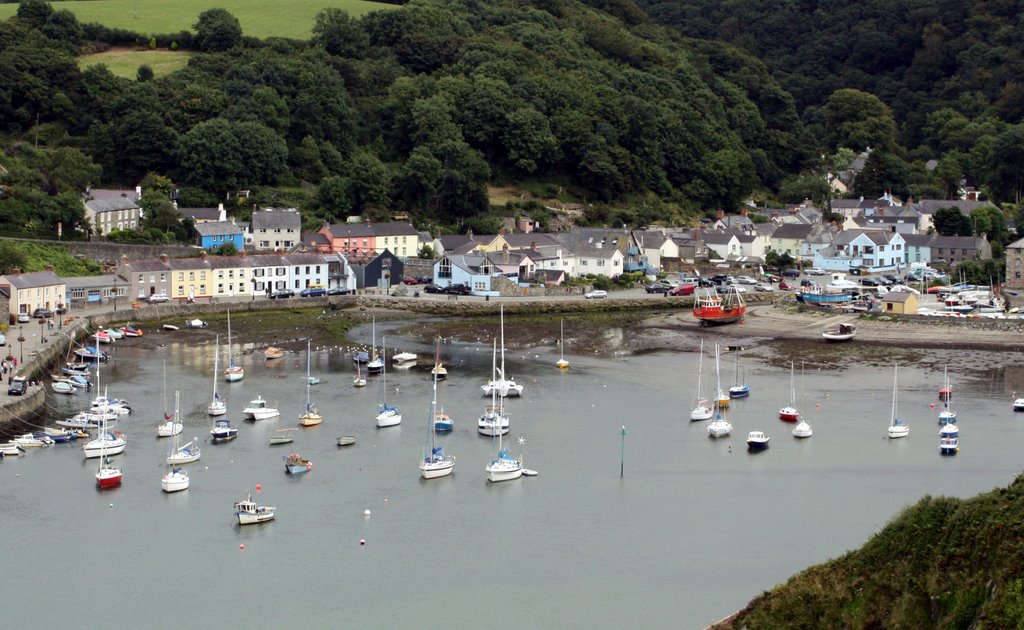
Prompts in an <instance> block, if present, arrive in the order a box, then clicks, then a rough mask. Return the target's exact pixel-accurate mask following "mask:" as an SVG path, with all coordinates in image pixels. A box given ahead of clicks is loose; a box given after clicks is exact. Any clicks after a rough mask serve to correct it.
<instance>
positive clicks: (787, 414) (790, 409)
mask: <svg viewBox="0 0 1024 630" xmlns="http://www.w3.org/2000/svg"><path fill="white" fill-rule="evenodd" d="M795 379H796V373H795V371H794V367H793V362H792V361H790V362H789V405H787V406H785V407H783V408H782V409H779V420H785V421H787V422H796V421H797V420H799V419H800V412H799V411H797V409H796V380H795Z"/></svg>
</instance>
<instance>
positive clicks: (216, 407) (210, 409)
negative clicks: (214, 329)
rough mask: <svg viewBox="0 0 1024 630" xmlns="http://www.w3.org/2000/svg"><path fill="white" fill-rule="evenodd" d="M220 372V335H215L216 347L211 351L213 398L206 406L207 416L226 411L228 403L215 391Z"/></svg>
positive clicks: (218, 414)
mask: <svg viewBox="0 0 1024 630" xmlns="http://www.w3.org/2000/svg"><path fill="white" fill-rule="evenodd" d="M219 374H220V335H217V345H216V349H215V350H214V351H213V398H212V399H211V400H210V404H209V405H207V406H206V413H207V415H209V416H223V415H224V414H226V413H227V412H228V405H227V403H226V402H224V400H223V399H221V397H220V392H218V391H217V379H218V375H219Z"/></svg>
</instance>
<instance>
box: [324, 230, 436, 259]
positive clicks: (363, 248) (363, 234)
mask: <svg viewBox="0 0 1024 630" xmlns="http://www.w3.org/2000/svg"><path fill="white" fill-rule="evenodd" d="M318 231H319V232H320V234H322V235H324V236H325V237H326V238H327V239H328V240H329V241H330V249H331V251H333V252H341V253H344V254H348V255H352V256H358V257H360V258H367V257H371V256H375V255H377V254H382V253H384V250H388V251H390V252H391V253H392V254H394V255H395V256H398V257H399V258H412V257H414V256H416V255H418V254H419V249H420V242H419V241H420V238H419V233H418V232H417V231H416V228H414V227H413V226H412V224H411V223H404V222H401V221H390V222H386V223H335V224H327V223H324V224H323V225H322V226H320V229H319V230H318Z"/></svg>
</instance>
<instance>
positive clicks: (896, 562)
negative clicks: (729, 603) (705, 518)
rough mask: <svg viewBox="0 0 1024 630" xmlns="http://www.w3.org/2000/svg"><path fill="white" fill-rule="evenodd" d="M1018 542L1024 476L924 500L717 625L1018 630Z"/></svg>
mask: <svg viewBox="0 0 1024 630" xmlns="http://www.w3.org/2000/svg"><path fill="white" fill-rule="evenodd" d="M1022 540H1024V477H1018V478H1017V479H1016V480H1014V482H1013V483H1011V484H1010V485H1009V486H1008V487H1006V488H999V489H996V490H993V491H992V492H988V493H985V494H981V495H979V496H977V497H974V498H971V499H964V500H961V499H950V498H944V497H939V498H933V497H925V498H923V499H921V500H920V501H919V502H918V503H917V505H915V506H913V507H911V508H909V509H907V510H906V511H905V512H904V513H903V514H901V515H900V516H898V517H897V518H895V519H894V520H893V521H892V522H891V523H890V524H889V525H887V526H886V527H885V529H883V530H882V531H881V532H879V533H878V534H876V535H875V536H874V537H872V538H871V540H869V541H868V542H867V543H866V544H865V545H864V546H863V547H862V548H860V549H858V550H857V551H853V552H850V553H848V554H846V555H845V556H843V557H841V558H838V559H836V560H833V561H831V562H827V563H825V564H822V565H819V566H816V567H812V568H810V569H807V570H806V571H804V572H802V573H800V574H798V575H796V576H794V577H793V578H792V579H790V580H789V581H788V582H786V583H785V584H783V585H781V586H778V587H776V588H775V589H773V590H771V591H769V592H766V593H765V594H764V595H761V596H760V597H758V598H756V599H755V600H753V601H752V602H751V603H750V604H749V605H748V606H747V607H746V608H745V609H743V610H742V611H741V612H740V613H738V615H737V616H735V617H734V618H732V619H730V620H728V621H726V622H723V623H721V624H719V625H717V626H714V627H716V628H719V629H720V630H727V629H731V628H749V629H750V630H758V629H759V628H975V629H976V630H983V629H986V628H999V629H1005V628H1020V627H1022V624H1024V545H1022V544H1021V541H1022Z"/></svg>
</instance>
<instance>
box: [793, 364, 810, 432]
mask: <svg viewBox="0 0 1024 630" xmlns="http://www.w3.org/2000/svg"><path fill="white" fill-rule="evenodd" d="M800 404H802V405H804V407H805V408H806V406H807V396H806V390H805V389H804V364H803V363H800ZM813 434H814V431H813V430H812V429H811V425H810V424H808V422H807V419H806V418H804V417H803V416H801V417H800V423H799V424H798V425H796V426H795V427H793V437H796V438H809V437H811V436H812V435H813Z"/></svg>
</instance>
